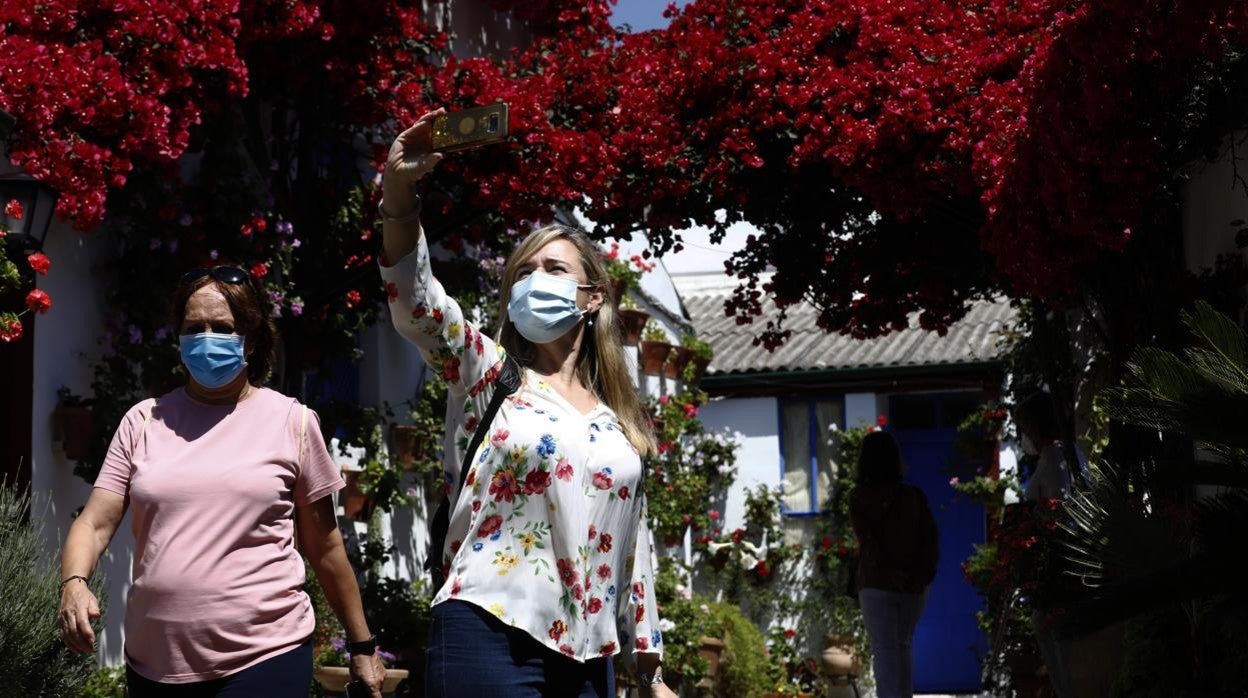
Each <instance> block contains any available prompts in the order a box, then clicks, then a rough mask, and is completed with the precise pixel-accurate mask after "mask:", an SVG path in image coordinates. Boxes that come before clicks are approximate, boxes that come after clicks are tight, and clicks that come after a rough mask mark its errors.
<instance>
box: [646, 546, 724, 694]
mask: <svg viewBox="0 0 1248 698" xmlns="http://www.w3.org/2000/svg"><path fill="white" fill-rule="evenodd" d="M688 585H689V571H688V570H687V569H685V568H684V566H683V565H682V564H681V562H680V561H679V560H677V559H676V558H671V557H660V558H659V569H658V573H657V574H656V575H655V581H654V595H655V599H656V601H657V603H658V611H659V617H660V618H662V619H663V621H664V622H665V628H666V629H665V630H663V671H664V672H665V674H666V675H672V676H673V677H679V678H680V682H681V684H682V685H685V686H693V685H695V684H697V683H698V682H699V681H701V680H702V679H703V677H705V676H706V671H707V665H706V660H705V659H703V658H702V657H701V656H700V655H699V654H698V650H699V649H701V647H702V637H703V636H705V635H707V629H708V623H709V622H710V615H709V607H708V606H707V603H708V602H707V600H705V599H701V598H695V597H694V596H693V594H692V593H691V592H690V590H689V586H688ZM704 607H705V608H704Z"/></svg>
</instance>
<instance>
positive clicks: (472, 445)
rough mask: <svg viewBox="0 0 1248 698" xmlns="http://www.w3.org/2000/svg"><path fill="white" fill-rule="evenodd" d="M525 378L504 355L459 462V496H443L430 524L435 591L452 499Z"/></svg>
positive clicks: (429, 567) (429, 561) (428, 563)
mask: <svg viewBox="0 0 1248 698" xmlns="http://www.w3.org/2000/svg"><path fill="white" fill-rule="evenodd" d="M522 380H523V374H522V373H521V371H520V365H519V364H517V363H516V361H515V359H513V358H511V356H510V355H508V356H507V357H506V358H504V359H503V362H502V366H501V367H500V368H499V372H498V379H497V380H496V381H494V393H493V394H492V395H491V396H490V404H489V406H487V407H486V408H485V415H484V416H483V417H482V418H481V422H480V423H479V424H477V429H476V431H474V432H472V439H470V440H469V441H468V448H467V449H465V450H464V460H463V461H462V462H460V464H459V479H458V481H457V484H456V486H455V497H454V498H452V497H451V496H450V494H449V493H448V494H447V495H446V496H445V497H443V498H442V503H441V504H439V505H438V511H437V512H436V513H435V514H434V515H433V521H432V522H431V523H430V525H429V531H430V536H429V554H428V555H426V556H425V569H426V570H428V571H429V572H431V573H433V575H434V580H435V593H436V589H437V587H440V586H441V584H438V583H437V578H438V577H439V576H440V575H439V571H440V565H439V564H437V563H439V562H440V561H441V558H442V548H443V547H444V546H445V544H446V532H447V530H448V529H449V528H450V518H451V503H452V502H457V501H459V495H460V494H462V493H463V491H464V480H466V479H467V478H468V470H469V469H470V467H471V466H472V458H473V456H475V455H476V453H477V448H478V447H480V446H481V442H482V441H483V440H484V439H485V435H486V433H488V432H489V431H490V425H491V424H492V423H493V422H494V417H495V416H496V415H497V414H498V410H499V408H500V407H502V405H503V400H505V399H507V396H508V395H511V394H512V393H514V392H516V391H517V390H519V389H520V383H521V381H522Z"/></svg>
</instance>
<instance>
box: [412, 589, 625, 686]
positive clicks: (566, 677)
mask: <svg viewBox="0 0 1248 698" xmlns="http://www.w3.org/2000/svg"><path fill="white" fill-rule="evenodd" d="M425 696H426V698H442V697H443V696H490V697H491V698H539V697H540V698H572V697H573V696H575V697H576V698H615V667H614V665H613V664H612V662H611V658H610V657H605V658H597V659H591V660H589V661H588V662H585V663H583V664H582V663H581V662H578V661H576V660H574V659H569V658H568V657H565V656H563V655H561V654H559V653H558V652H555V651H553V650H551V649H550V648H548V647H546V646H545V645H543V644H542V643H540V642H538V641H537V640H535V639H534V638H532V637H531V636H530V635H529V634H528V633H526V632H524V631H523V630H519V629H517V628H513V627H511V626H510V625H507V624H506V623H504V622H502V621H500V620H499V619H497V618H495V617H494V616H493V615H491V614H490V613H488V612H487V611H485V610H484V609H481V608H480V607H478V606H476V605H474V604H470V603H467V602H464V601H444V602H443V603H440V604H438V605H437V606H434V607H433V618H432V620H431V622H430V624H429V649H428V650H426V667H425Z"/></svg>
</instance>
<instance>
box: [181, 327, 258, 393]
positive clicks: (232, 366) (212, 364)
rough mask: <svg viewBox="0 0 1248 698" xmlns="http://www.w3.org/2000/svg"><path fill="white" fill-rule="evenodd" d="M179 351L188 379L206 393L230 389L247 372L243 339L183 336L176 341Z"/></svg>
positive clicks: (239, 336) (207, 335) (212, 333)
mask: <svg viewBox="0 0 1248 698" xmlns="http://www.w3.org/2000/svg"><path fill="white" fill-rule="evenodd" d="M178 349H179V350H180V352H181V354H182V363H183V365H185V366H186V370H187V371H189V372H190V374H191V378H193V379H195V382H196V383H199V384H200V385H202V386H203V387H205V388H208V389H209V390H215V389H216V388H220V387H223V386H226V385H229V384H230V382H231V381H233V380H234V379H235V378H238V374H240V373H242V372H243V369H245V368H247V361H246V359H245V358H244V356H243V336H242V335H237V334H217V333H215V332H202V333H200V334H184V335H182V336H181V337H179V338H178Z"/></svg>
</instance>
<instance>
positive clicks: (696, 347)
mask: <svg viewBox="0 0 1248 698" xmlns="http://www.w3.org/2000/svg"><path fill="white" fill-rule="evenodd" d="M680 346H682V347H684V348H686V349H688V350H690V351H692V352H693V355H694V356H697V357H699V358H703V359H713V358H715V348H714V347H712V346H711V343H710V342H708V341H706V340H703V339H698V336H697V335H695V334H689V333H686V334H683V335H681V336H680Z"/></svg>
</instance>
